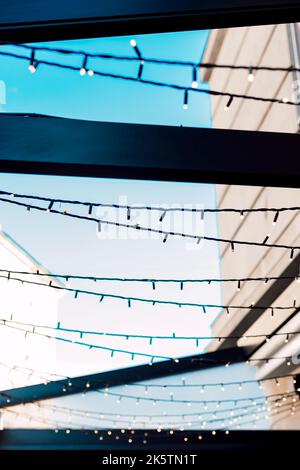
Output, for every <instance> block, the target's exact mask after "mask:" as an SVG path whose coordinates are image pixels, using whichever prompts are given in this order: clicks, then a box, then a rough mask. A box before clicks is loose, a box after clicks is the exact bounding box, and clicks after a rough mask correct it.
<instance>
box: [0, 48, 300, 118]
mask: <svg viewBox="0 0 300 470" xmlns="http://www.w3.org/2000/svg"><path fill="white" fill-rule="evenodd" d="M0 56H4V57H11V58H14V59H20V60H25V61H27V62H28V61H29V60H30V58H29V57H27V56H24V55H21V54H16V53H13V52H5V51H0ZM140 62H142V60H140ZM38 65H46V66H49V67H56V68H60V69H65V70H71V71H75V72H79V73H80V72H82V70H84V71H85V66H86V61H85V60H84V64H83V66H81V67H78V66H74V65H69V64H62V63H59V62H54V61H50V60H45V59H38V60H36V61H34V63H30V66H29V67H31V69H30V71H31V72H35V70H36V67H37V66H38ZM141 65H143V64H141ZM141 70H142V69H141V68H140V70H139V73H138V75H137V77H132V76H129V75H121V74H116V73H109V72H100V71H99V70H91V72H92V73H91V75H93V76H98V77H107V78H112V79H118V80H124V81H129V82H133V83H142V84H144V85H150V86H155V87H161V88H169V89H173V90H178V91H181V92H183V93H184V104H183V107H184V109H186V108H187V101H188V93H190V92H194V93H202V94H206V95H211V96H224V97H227V98H229V101H228V103H227V105H226V109H228V108H229V106H230V105H231V103H232V101H233V99H234V98H236V99H244V100H250V101H256V102H265V103H274V104H275V103H276V104H283V105H288V106H298V103H296V102H293V101H290V100H288V99H285V98H283V99H279V98H266V97H262V96H253V95H245V94H242V93H232V92H227V91H217V90H211V89H208V88H194V87H193V86H183V85H177V84H175V83H167V82H162V81H155V80H146V79H144V78H142V76H141V72H140V71H141ZM84 74H85V72H84ZM81 75H83V73H81Z"/></svg>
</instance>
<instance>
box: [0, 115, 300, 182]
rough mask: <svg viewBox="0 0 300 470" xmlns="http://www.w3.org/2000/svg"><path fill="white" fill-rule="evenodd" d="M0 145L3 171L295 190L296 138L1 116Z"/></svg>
mask: <svg viewBox="0 0 300 470" xmlns="http://www.w3.org/2000/svg"><path fill="white" fill-rule="evenodd" d="M0 141H1V146H0V171H2V172H13V173H29V174H34V173H37V174H53V175H72V176H92V177H110V178H132V179H145V180H149V179H150V180H163V181H187V182H208V183H220V184H246V185H261V186H280V187H283V186H294V187H299V186H300V166H299V161H298V160H299V159H298V156H297V155H298V153H297V149H298V147H299V143H300V136H299V135H296V134H284V133H272V132H248V131H231V130H220V129H200V128H191V127H171V126H157V125H141V124H120V123H106V122H93V121H80V120H74V119H62V118H51V117H32V116H31V117H24V116H18V115H17V116H16V115H0ZM283 157H284V158H283Z"/></svg>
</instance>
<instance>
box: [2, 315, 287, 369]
mask: <svg viewBox="0 0 300 470" xmlns="http://www.w3.org/2000/svg"><path fill="white" fill-rule="evenodd" d="M0 326H4V327H6V328H11V329H13V330H16V331H21V332H23V333H24V334H25V338H26V337H27V336H28V334H32V335H37V336H41V337H44V338H47V339H53V340H56V341H62V342H65V343H69V344H74V345H78V346H85V347H87V348H89V349H101V350H104V351H109V352H110V353H111V357H113V356H114V354H115V353H122V354H128V355H130V356H131V360H134V358H135V356H141V357H148V358H150V362H149V365H150V366H151V365H152V364H153V362H154V360H155V359H162V360H168V361H174V362H175V363H179V362H180V360H179V359H178V358H174V357H168V356H161V355H157V354H147V353H142V352H136V351H128V350H124V349H118V348H109V347H106V346H100V345H98V344H91V343H86V342H81V341H76V340H71V339H68V338H61V337H58V336H51V335H46V334H43V333H38V332H37V331H35V329H32V330H25V329H23V328H19V327H16V326H12V325H10V324H7V322H6V320H4V321H2V323H1V325H0ZM282 359H284V360H286V361H287V365H288V366H289V365H291V362H290V360H291V357H290V356H283V357H275V356H274V357H267V358H255V359H251V358H250V359H247V363H250V362H259V361H263V362H266V363H268V362H269V361H271V360H282ZM191 362H199V363H204V364H207V363H210V364H223V365H225V367H228V366H229V365H230V362H228V361H224V360H218V361H217V360H215V359H209V358H206V357H204V358H197V359H195V358H193V359H191Z"/></svg>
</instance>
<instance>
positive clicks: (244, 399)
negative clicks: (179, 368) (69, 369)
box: [96, 390, 296, 410]
mask: <svg viewBox="0 0 300 470" xmlns="http://www.w3.org/2000/svg"><path fill="white" fill-rule="evenodd" d="M96 391H97V393H99V394H104V393H105V392H103V391H102V390H96ZM295 394H296V392H282V393H274V394H272V395H269V396H268V400H270V398H275V397H276V398H277V399H279V398H280V399H283V398H284V399H285V400H286V398H287V397H291V396H294V395H295ZM108 395H109V396H112V397H114V396H121V397H122V399H129V400H134V401H136V400H137V399H139V401H140V402H143V401H146V402H152V404H153V405H156V404H157V402H161V403H174V404H175V403H182V404H186V405H187V406H191V405H192V404H193V403H198V404H202V405H203V407H204V409H205V410H206V409H207V408H208V404H209V405H212V404H215V405H217V404H223V403H233V404H234V405H235V404H237V403H239V402H247V403H248V402H251V403H252V405H253V406H256V405H257V403H258V402H259V401H260V400H263V399H264V397H260V396H258V397H242V398H227V399H222V400H219V399H218V400H215V399H213V400H187V399H176V398H172V399H169V398H164V397H163V398H162V397H145V396H140V395H128V394H119V393H116V392H108Z"/></svg>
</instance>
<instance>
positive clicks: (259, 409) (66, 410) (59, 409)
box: [6, 396, 295, 437]
mask: <svg viewBox="0 0 300 470" xmlns="http://www.w3.org/2000/svg"><path fill="white" fill-rule="evenodd" d="M284 398H286V397H284ZM287 398H291V396H289V397H287ZM287 398H286V400H287ZM280 400H283V399H280V398H279V399H276V400H274V401H273V402H272V403H271V406H270V407H269V412H271V411H272V410H273V409H274V406H275V405H278V404H280V405H281V403H280ZM286 400H285V401H286ZM38 407H39V408H45V409H50V410H52V411H55V412H61V413H68V414H70V413H71V414H72V415H74V416H77V417H80V416H82V413H84V416H85V412H83V411H82V410H74V409H69V408H65V407H57V406H54V407H53V406H51V405H50V406H49V405H40V404H38ZM287 408H291V409H292V410H295V405H292V406H291V404H290V403H286V404H285V405H282V407H281V410H284V409H287ZM240 410H241V412H240V414H237V415H236V417H235V421H236V420H238V419H241V418H245V417H247V416H249V415H252V414H253V411H255V416H256V417H257V416H258V415H259V414H261V413H265V409H264V408H263V407H256V408H255V410H252V409H251V408H249V406H248V407H246V406H245V407H241V408H236V411H237V412H238V411H240ZM6 411H8V412H14V411H13V410H9V409H7V408H6ZM225 412H228V410H221V411H220V412H219V413H222V414H224V413H225ZM93 414H94V415H95V413H94V412H92V415H93ZM96 414H97V413H96ZM209 414H211V415H212V416H214V415H213V414H212V413H211V412H209ZM215 414H217V412H216V413H215ZM92 415H91V416H89V417H90V418H92V419H93V420H95V419H98V418H97V416H92ZM124 416H125V415H124ZM126 416H127V417H129V416H130V415H126ZM131 416H132V415H131ZM141 416H143V415H141ZM171 416H179V415H169V416H168V417H167V418H169V417H171ZM37 418H38V417H37ZM150 418H151V416H149V417H148V420H147V421H145V420H142V421H135V422H136V423H137V424H140V425H143V426H145V425H147V424H149V422H150ZM182 418H184V417H182ZM101 419H102V418H101ZM189 419H190V418H189ZM256 419H257V418H256ZM227 420H229V417H226V416H222V417H220V418H218V417H215V416H214V417H213V418H212V419H207V420H206V421H204V422H203V424H204V426H206V425H207V424H212V423H217V422H220V421H221V422H223V421H227ZM104 421H110V422H112V423H113V424H114V425H117V424H118V423H121V422H122V423H127V424H128V423H130V422H131V420H127V421H125V420H123V419H122V420H120V419H114V420H112V419H108V418H104ZM55 422H56V424H57V422H58V421H57V420H55ZM197 423H198V421H194V420H193V421H191V420H190V421H189V422H188V423H186V421H185V420H184V421H179V422H174V421H173V422H172V423H171V422H170V423H164V427H173V426H181V428H180V430H182V431H183V430H184V427H183V426H182V425H184V424H188V425H189V426H191V425H193V424H197ZM69 424H70V423H68V424H67V426H68V427H69ZM152 425H153V426H155V425H156V426H157V424H156V423H155V422H153V423H152ZM75 426H78V425H76V424H75ZM128 429H129V430H131V427H129V428H128ZM156 431H157V432H158V433H160V432H161V431H162V425H161V424H159V425H158V427H157V429H156ZM171 431H172V432H171ZM94 433H96V432H95V431H94ZM97 433H98V432H97ZM121 433H122V434H124V433H125V430H124V431H122V430H121ZM107 434H108V435H112V431H108V432H107ZM131 434H134V430H131ZM169 434H171V435H172V434H174V431H173V429H171V430H170V432H169ZM145 437H148V433H147V436H146V433H145Z"/></svg>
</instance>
